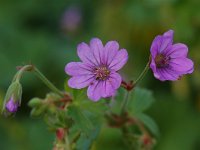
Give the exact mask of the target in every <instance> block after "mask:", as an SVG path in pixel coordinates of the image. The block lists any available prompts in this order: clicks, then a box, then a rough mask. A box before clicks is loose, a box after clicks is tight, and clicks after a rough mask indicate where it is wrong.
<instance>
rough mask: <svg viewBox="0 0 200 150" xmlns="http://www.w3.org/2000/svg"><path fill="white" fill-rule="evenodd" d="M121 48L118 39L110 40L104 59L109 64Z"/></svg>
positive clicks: (106, 46)
mask: <svg viewBox="0 0 200 150" xmlns="http://www.w3.org/2000/svg"><path fill="white" fill-rule="evenodd" d="M118 49H119V44H118V42H116V41H109V42H107V43H106V45H105V53H104V59H105V60H104V61H105V64H107V65H109V64H110V63H111V62H112V60H113V59H114V57H115V55H116V54H117V52H118Z"/></svg>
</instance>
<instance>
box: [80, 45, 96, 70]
mask: <svg viewBox="0 0 200 150" xmlns="http://www.w3.org/2000/svg"><path fill="white" fill-rule="evenodd" d="M77 53H78V56H79V58H80V59H81V60H82V61H83V62H84V63H87V64H90V65H92V66H96V65H98V62H97V60H96V59H95V57H94V55H93V52H92V50H91V49H90V47H89V46H88V45H87V44H86V43H84V42H82V43H80V44H79V45H78V47H77Z"/></svg>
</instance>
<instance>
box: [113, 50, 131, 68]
mask: <svg viewBox="0 0 200 150" xmlns="http://www.w3.org/2000/svg"><path fill="white" fill-rule="evenodd" d="M127 60H128V53H127V51H126V50H125V49H122V50H120V51H118V52H117V54H116V56H115V57H114V58H113V60H112V62H111V63H110V64H109V68H110V69H112V70H115V71H118V70H120V69H121V68H122V67H123V66H124V65H125V64H126V62H127Z"/></svg>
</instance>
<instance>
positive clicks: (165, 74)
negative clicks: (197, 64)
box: [150, 30, 194, 81]
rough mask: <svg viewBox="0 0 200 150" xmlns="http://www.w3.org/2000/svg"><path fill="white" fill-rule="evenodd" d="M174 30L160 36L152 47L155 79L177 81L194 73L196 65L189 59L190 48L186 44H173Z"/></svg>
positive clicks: (152, 64) (151, 66) (152, 67)
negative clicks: (185, 75)
mask: <svg viewBox="0 0 200 150" xmlns="http://www.w3.org/2000/svg"><path fill="white" fill-rule="evenodd" d="M173 34H174V31H173V30H169V31H167V32H165V33H164V34H163V35H158V36H156V37H155V39H154V40H153V42H152V45H151V57H152V60H151V64H150V68H151V69H152V71H153V74H154V76H155V78H157V79H159V80H161V81H166V80H172V81H175V80H177V79H179V78H180V77H181V76H182V75H184V74H188V73H192V72H193V70H194V64H193V62H192V60H190V59H188V58H187V53H188V47H187V46H186V45H185V44H182V43H177V44H173Z"/></svg>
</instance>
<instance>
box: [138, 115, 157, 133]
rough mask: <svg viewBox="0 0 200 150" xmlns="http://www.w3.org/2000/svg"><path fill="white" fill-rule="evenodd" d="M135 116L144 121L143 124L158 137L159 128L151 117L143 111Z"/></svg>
mask: <svg viewBox="0 0 200 150" xmlns="http://www.w3.org/2000/svg"><path fill="white" fill-rule="evenodd" d="M136 117H137V118H138V119H139V120H140V121H142V122H143V123H144V125H145V126H146V127H147V128H148V129H149V131H150V132H151V133H152V134H153V135H155V136H157V137H159V135H160V132H159V128H158V126H157V124H156V123H155V121H154V120H153V119H152V118H151V117H149V116H148V115H146V114H144V113H139V114H137V115H136Z"/></svg>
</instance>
